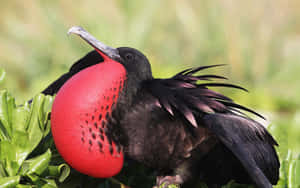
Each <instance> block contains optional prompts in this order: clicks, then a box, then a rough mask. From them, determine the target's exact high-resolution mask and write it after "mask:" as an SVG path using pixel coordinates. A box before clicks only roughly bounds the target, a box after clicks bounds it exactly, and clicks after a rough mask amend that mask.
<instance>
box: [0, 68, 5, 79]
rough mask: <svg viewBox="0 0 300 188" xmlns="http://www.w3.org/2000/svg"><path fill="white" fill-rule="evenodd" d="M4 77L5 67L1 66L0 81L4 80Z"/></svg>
mask: <svg viewBox="0 0 300 188" xmlns="http://www.w3.org/2000/svg"><path fill="white" fill-rule="evenodd" d="M4 78H5V71H4V69H1V68H0V83H1V82H3V80H4Z"/></svg>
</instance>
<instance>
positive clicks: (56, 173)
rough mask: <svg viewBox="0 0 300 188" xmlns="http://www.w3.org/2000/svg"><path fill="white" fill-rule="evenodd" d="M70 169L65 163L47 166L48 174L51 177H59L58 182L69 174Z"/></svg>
mask: <svg viewBox="0 0 300 188" xmlns="http://www.w3.org/2000/svg"><path fill="white" fill-rule="evenodd" d="M70 171H71V170H70V167H69V166H68V165H67V164H61V165H59V166H49V167H48V175H49V176H53V177H59V178H58V180H59V182H63V181H64V180H65V179H66V178H67V177H68V176H69V175H70Z"/></svg>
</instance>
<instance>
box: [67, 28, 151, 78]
mask: <svg viewBox="0 0 300 188" xmlns="http://www.w3.org/2000/svg"><path fill="white" fill-rule="evenodd" d="M68 33H69V34H76V35H78V36H80V37H81V38H82V39H84V40H85V41H86V42H88V43H89V44H90V45H91V46H93V47H94V48H95V50H96V51H97V52H98V53H99V54H100V55H101V56H102V58H103V60H104V62H111V61H116V62H118V63H121V64H122V65H123V66H124V67H125V69H126V72H127V76H128V77H129V78H130V77H131V78H133V79H135V80H136V81H143V80H147V79H152V72H151V66H150V63H149V61H148V59H147V57H146V56H145V55H144V54H143V53H141V52H140V51H138V50H137V49H134V48H130V47H119V48H112V47H110V46H107V45H105V44H103V43H102V42H100V41H98V40H97V39H96V38H95V37H93V36H92V35H91V34H90V33H88V32H87V31H86V30H84V29H83V28H82V27H79V26H74V27H72V28H70V29H69V32H68Z"/></svg>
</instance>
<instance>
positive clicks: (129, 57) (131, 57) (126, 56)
mask: <svg viewBox="0 0 300 188" xmlns="http://www.w3.org/2000/svg"><path fill="white" fill-rule="evenodd" d="M125 58H126V59H127V60H132V59H133V55H132V54H130V53H128V54H126V55H125Z"/></svg>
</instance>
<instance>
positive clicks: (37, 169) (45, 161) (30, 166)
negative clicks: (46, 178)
mask: <svg viewBox="0 0 300 188" xmlns="http://www.w3.org/2000/svg"><path fill="white" fill-rule="evenodd" d="M50 159H51V151H50V150H49V149H48V150H47V151H46V152H45V153H44V154H42V155H40V156H38V157H35V158H32V159H29V160H26V161H24V165H23V167H24V169H23V170H21V171H22V174H24V173H25V175H32V174H35V175H41V174H42V173H43V172H44V171H45V170H46V169H47V167H48V165H49V162H50Z"/></svg>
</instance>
